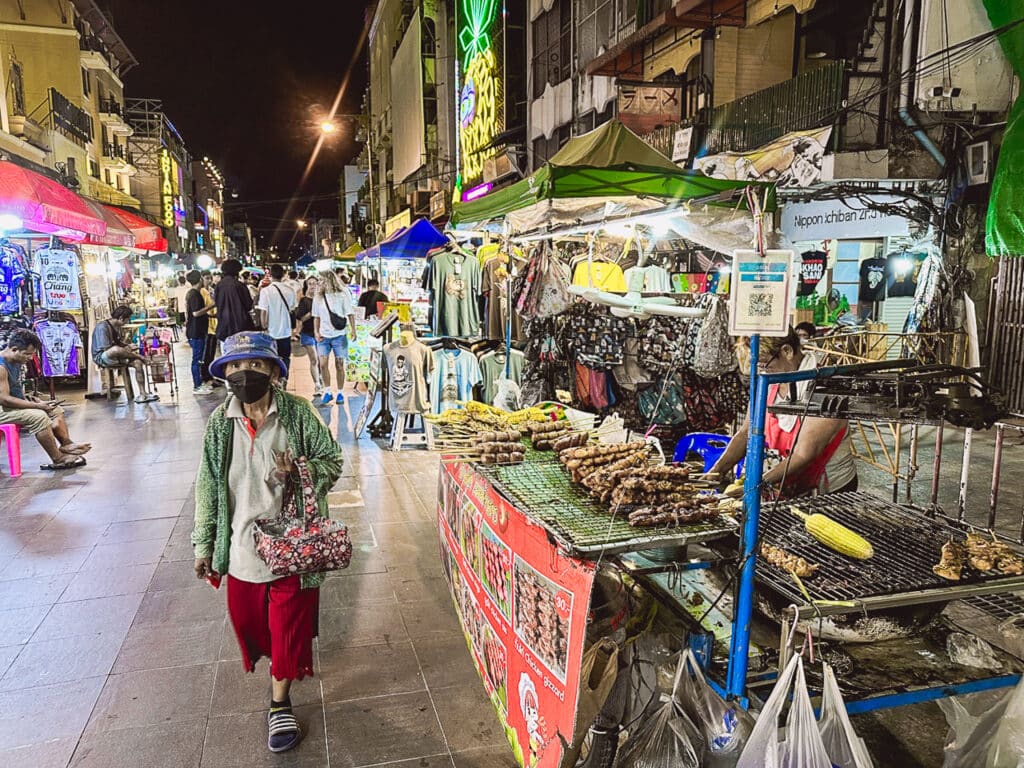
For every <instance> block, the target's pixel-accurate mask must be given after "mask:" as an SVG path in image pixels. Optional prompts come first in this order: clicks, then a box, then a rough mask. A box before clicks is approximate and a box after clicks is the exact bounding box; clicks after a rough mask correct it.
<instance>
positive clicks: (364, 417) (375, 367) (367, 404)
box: [352, 323, 383, 440]
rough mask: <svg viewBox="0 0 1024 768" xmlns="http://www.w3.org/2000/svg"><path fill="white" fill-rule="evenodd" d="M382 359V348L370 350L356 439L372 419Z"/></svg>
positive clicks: (357, 418) (355, 430) (356, 427)
mask: <svg viewBox="0 0 1024 768" xmlns="http://www.w3.org/2000/svg"><path fill="white" fill-rule="evenodd" d="M374 325H376V323H374ZM382 360H383V352H382V351H381V350H380V349H372V350H370V362H369V371H368V372H367V374H368V375H367V380H366V399H365V400H364V401H363V408H362V410H360V411H359V416H357V417H356V425H355V428H354V429H353V430H352V434H354V435H355V437H356V440H358V439H359V436H360V435H362V434H363V430H364V429H366V422H367V421H368V420H369V419H370V411H372V410H373V404H374V403H375V402H376V401H377V391H378V390H379V389H380V374H381V370H380V367H381V362H382Z"/></svg>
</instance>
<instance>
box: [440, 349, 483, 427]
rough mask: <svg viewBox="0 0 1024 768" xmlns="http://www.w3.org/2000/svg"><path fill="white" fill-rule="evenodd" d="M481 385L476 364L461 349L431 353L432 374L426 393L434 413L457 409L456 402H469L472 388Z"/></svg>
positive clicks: (481, 379)
mask: <svg viewBox="0 0 1024 768" xmlns="http://www.w3.org/2000/svg"><path fill="white" fill-rule="evenodd" d="M482 381H483V376H482V375H481V373H480V363H478V362H477V359H476V356H475V355H473V353H472V352H469V351H467V350H465V349H438V350H435V352H434V373H433V377H432V378H431V385H430V393H431V400H432V403H433V411H434V413H441V412H442V411H447V410H452V409H456V408H461V407H462V406H461V405H460V404H459V403H460V402H465V401H467V400H472V399H473V387H475V386H476V385H477V384H480V383H481V382H482Z"/></svg>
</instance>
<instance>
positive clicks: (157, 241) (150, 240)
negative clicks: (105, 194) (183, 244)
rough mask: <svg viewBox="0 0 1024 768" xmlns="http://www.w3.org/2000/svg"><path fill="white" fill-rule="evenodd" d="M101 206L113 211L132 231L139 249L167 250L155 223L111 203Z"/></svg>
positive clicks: (161, 233) (163, 238)
mask: <svg viewBox="0 0 1024 768" xmlns="http://www.w3.org/2000/svg"><path fill="white" fill-rule="evenodd" d="M103 207H104V208H106V209H107V210H108V211H110V212H111V213H113V214H114V215H115V216H116V217H117V218H118V220H119V221H120V222H121V223H122V224H124V226H125V228H126V229H128V231H130V232H131V233H132V235H133V236H134V237H135V245H134V247H135V248H137V249H138V250H140V251H161V252H163V251H166V250H167V239H166V238H165V237H164V236H163V232H162V231H161V230H160V227H158V226H157V225H156V224H152V223H150V222H148V221H146V220H145V219H144V218H142V217H141V216H136V215H135V214H134V213H131V212H129V211H126V210H124V209H123V208H117V207H116V206H113V205H105V206H103Z"/></svg>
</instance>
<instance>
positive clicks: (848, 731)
mask: <svg viewBox="0 0 1024 768" xmlns="http://www.w3.org/2000/svg"><path fill="white" fill-rule="evenodd" d="M824 677H825V685H824V689H823V691H822V695H821V720H819V721H818V732H819V733H820V734H821V741H822V743H823V744H824V745H825V750H826V751H827V752H828V756H829V758H830V759H831V760H832V765H834V766H835V767H836V768H872V766H873V764H872V762H871V755H870V754H868V748H867V746H866V745H865V744H864V740H863V739H862V738H860V736H858V735H857V732H856V731H854V730H853V723H851V722H850V716H849V715H848V714H847V712H846V705H845V704H844V703H843V694H842V693H841V692H840V690H839V683H838V682H837V681H836V674H835V672H834V671H833V670H832V667H830V666H829V665H828V664H825V665H824Z"/></svg>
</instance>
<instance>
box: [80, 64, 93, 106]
mask: <svg viewBox="0 0 1024 768" xmlns="http://www.w3.org/2000/svg"><path fill="white" fill-rule="evenodd" d="M82 95H83V96H85V98H87V99H88V98H89V96H90V95H92V84H91V83H90V82H89V70H88V69H86V68H85V67H82Z"/></svg>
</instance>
